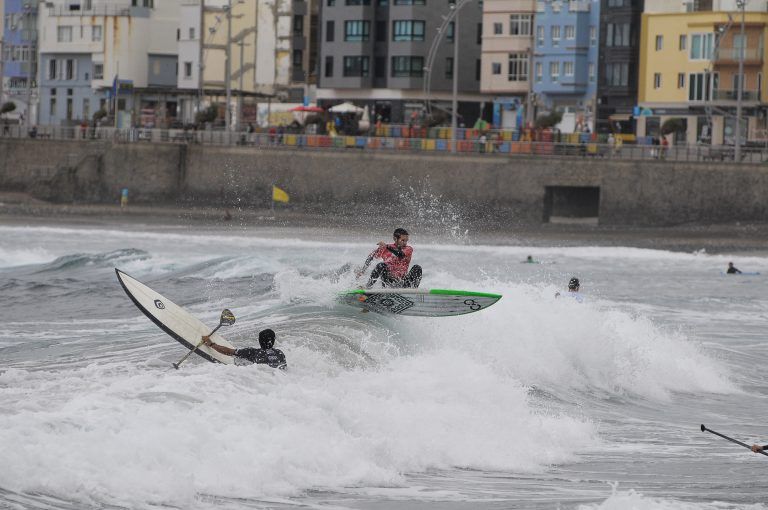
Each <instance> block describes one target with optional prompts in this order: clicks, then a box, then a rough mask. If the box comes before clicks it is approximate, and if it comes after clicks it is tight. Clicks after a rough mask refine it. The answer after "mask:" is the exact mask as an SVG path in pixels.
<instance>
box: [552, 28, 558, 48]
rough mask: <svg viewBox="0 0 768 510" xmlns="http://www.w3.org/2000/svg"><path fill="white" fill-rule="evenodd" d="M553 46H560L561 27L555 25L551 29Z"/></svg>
mask: <svg viewBox="0 0 768 510" xmlns="http://www.w3.org/2000/svg"><path fill="white" fill-rule="evenodd" d="M551 34H552V46H557V45H558V44H560V25H553V26H552V28H551Z"/></svg>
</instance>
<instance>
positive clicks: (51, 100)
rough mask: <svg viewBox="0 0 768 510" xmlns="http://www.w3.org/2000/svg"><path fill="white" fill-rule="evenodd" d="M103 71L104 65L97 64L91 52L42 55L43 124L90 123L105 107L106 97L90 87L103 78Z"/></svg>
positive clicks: (41, 95) (41, 122)
mask: <svg viewBox="0 0 768 510" xmlns="http://www.w3.org/2000/svg"><path fill="white" fill-rule="evenodd" d="M103 72H104V70H103V64H98V63H97V64H94V63H93V62H92V61H91V55H90V54H89V53H85V54H84V53H71V54H69V53H48V54H45V53H43V54H41V55H40V115H39V122H40V124H49V125H76V124H80V123H81V122H82V121H83V120H90V119H91V117H92V116H93V114H94V113H95V112H96V111H98V110H99V109H101V108H103V107H104V105H105V104H106V94H105V93H104V92H103V91H101V90H98V89H93V88H92V87H91V80H93V79H101V74H102V73H103ZM94 75H95V76H94Z"/></svg>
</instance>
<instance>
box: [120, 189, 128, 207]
mask: <svg viewBox="0 0 768 510" xmlns="http://www.w3.org/2000/svg"><path fill="white" fill-rule="evenodd" d="M126 207H128V188H123V190H122V192H121V193H120V209H125V208H126Z"/></svg>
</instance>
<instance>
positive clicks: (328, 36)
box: [325, 20, 336, 42]
mask: <svg viewBox="0 0 768 510" xmlns="http://www.w3.org/2000/svg"><path fill="white" fill-rule="evenodd" d="M335 31H336V24H335V22H334V21H333V20H329V21H326V22H325V42H333V38H334V35H335V34H334V32H335Z"/></svg>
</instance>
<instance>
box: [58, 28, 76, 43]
mask: <svg viewBox="0 0 768 510" xmlns="http://www.w3.org/2000/svg"><path fill="white" fill-rule="evenodd" d="M56 41H58V42H72V27H57V28H56Z"/></svg>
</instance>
